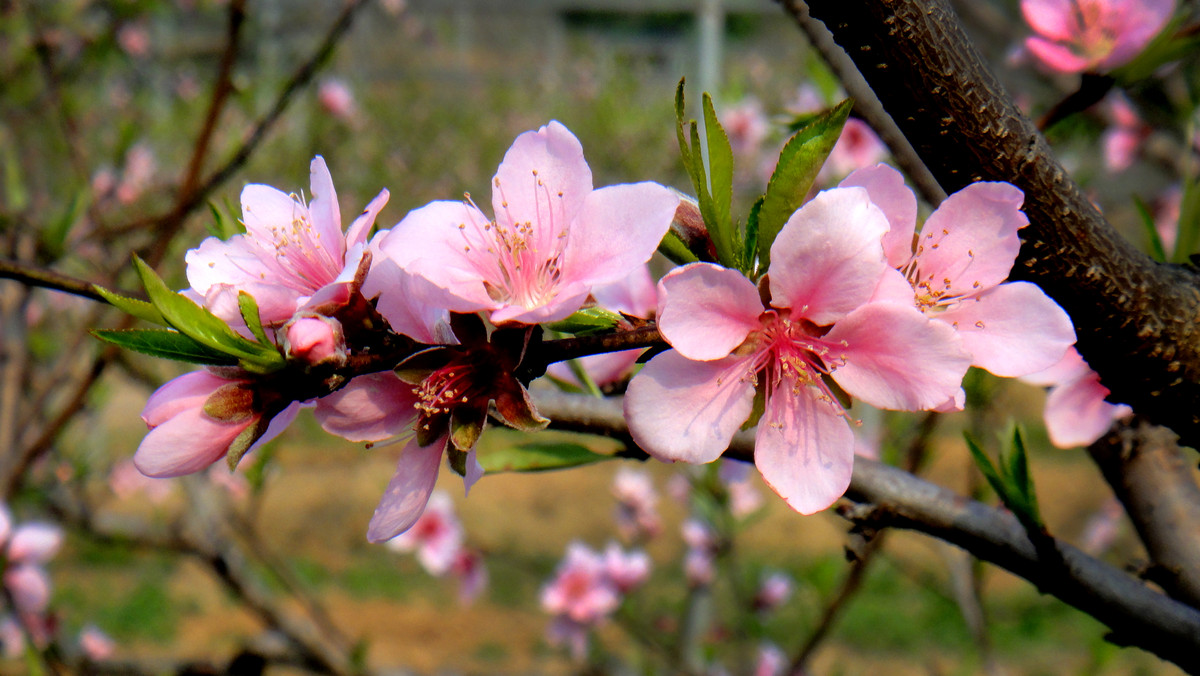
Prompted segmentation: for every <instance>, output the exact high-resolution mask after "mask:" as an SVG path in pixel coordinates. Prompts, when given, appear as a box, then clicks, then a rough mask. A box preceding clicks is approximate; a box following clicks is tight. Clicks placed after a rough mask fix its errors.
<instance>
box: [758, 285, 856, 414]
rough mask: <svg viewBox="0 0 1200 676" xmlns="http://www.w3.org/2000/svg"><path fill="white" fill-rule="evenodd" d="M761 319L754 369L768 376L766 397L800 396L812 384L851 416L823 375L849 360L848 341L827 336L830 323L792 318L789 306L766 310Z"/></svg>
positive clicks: (838, 409) (820, 396)
mask: <svg viewBox="0 0 1200 676" xmlns="http://www.w3.org/2000/svg"><path fill="white" fill-rule="evenodd" d="M759 321H760V322H761V323H762V328H761V329H759V330H758V331H755V332H753V333H752V334H751V338H750V339H751V340H754V341H755V342H756V343H757V344H758V346H759V348H758V350H759V351H758V356H757V358H756V359H755V368H754V370H755V374H756V376H757V374H759V373H761V374H763V377H764V378H765V380H764V382H763V385H764V386H765V388H766V391H765V394H766V398H767V399H768V400H770V398H771V397H772V396H775V395H776V394H782V395H784V396H793V397H798V396H802V395H804V394H805V388H809V387H811V388H813V391H814V393H815V394H816V397H817V399H818V400H819V401H822V402H824V403H826V404H828V405H829V406H831V407H832V408H833V409H834V410H835V411H836V412H837V414H838V415H841V416H843V417H847V419H849V418H848V414H847V413H846V411H845V409H843V408H842V405H841V404H840V403H839V402H838V399H837V397H836V396H834V394H833V392H832V391H831V390H830V389H829V385H827V384H826V383H825V380H824V379H823V376H827V375H829V374H831V373H833V372H834V371H836V370H837V369H838V368H840V367H841V366H843V365H844V364H845V363H846V358H845V355H844V352H843V348H845V347H846V345H845V343H834V342H831V341H828V340H825V339H824V337H823V336H824V335H825V334H826V333H828V332H829V328H830V327H821V326H817V325H816V324H813V323H812V322H810V321H808V320H807V319H804V318H803V317H800V318H792V317H791V311H790V310H786V309H783V310H767V311H765V312H763V313H762V315H761V316H760V318H759ZM756 384H757V383H756Z"/></svg>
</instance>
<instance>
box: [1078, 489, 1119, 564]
mask: <svg viewBox="0 0 1200 676" xmlns="http://www.w3.org/2000/svg"><path fill="white" fill-rule="evenodd" d="M1123 516H1125V508H1124V507H1122V506H1121V501H1120V500H1118V499H1116V498H1115V497H1110V498H1108V499H1107V500H1105V501H1104V503H1103V504H1102V505H1100V507H1099V509H1097V510H1096V512H1095V513H1094V514H1092V516H1091V518H1089V519H1088V520H1087V523H1085V524H1084V526H1083V534H1082V535H1080V536H1079V548H1080V549H1082V550H1083V551H1085V552H1087V553H1088V554H1091V555H1092V556H1099V555H1100V554H1103V553H1104V552H1105V551H1107V550H1108V548H1109V547H1111V546H1112V544H1113V541H1114V540H1116V538H1117V533H1118V532H1119V531H1120V528H1121V520H1122V517H1123Z"/></svg>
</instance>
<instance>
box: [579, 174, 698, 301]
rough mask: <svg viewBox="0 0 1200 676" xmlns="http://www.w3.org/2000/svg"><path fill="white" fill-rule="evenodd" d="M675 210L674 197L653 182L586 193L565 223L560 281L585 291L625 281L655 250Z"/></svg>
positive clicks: (675, 199)
mask: <svg viewBox="0 0 1200 676" xmlns="http://www.w3.org/2000/svg"><path fill="white" fill-rule="evenodd" d="M678 206H679V195H678V194H677V193H675V192H674V191H673V190H670V189H668V188H665V187H663V186H661V185H659V184H657V183H649V182H647V183H633V184H624V185H612V186H608V187H605V188H601V189H599V190H596V191H593V192H591V193H590V194H588V195H587V197H586V198H585V199H584V200H583V207H582V208H581V209H580V210H579V213H578V215H577V216H576V217H575V220H574V221H572V222H571V224H570V225H571V229H570V234H569V236H568V239H567V245H566V249H565V250H564V252H563V258H564V263H563V275H564V277H565V280H566V281H580V282H583V283H585V284H588V285H589V286H590V285H596V284H607V283H610V282H616V281H618V280H622V279H625V278H626V277H628V276H629V275H630V274H631V273H632V272H633V271H635V270H637V269H638V268H640V267H641V266H642V265H643V264H644V263H645V262H646V261H648V260H650V256H652V255H653V254H654V252H655V251H656V250H657V249H658V244H659V242H661V241H662V238H663V235H665V234H666V233H667V229H668V228H669V227H671V220H672V219H673V218H674V217H675V209H676V208H677V207H678Z"/></svg>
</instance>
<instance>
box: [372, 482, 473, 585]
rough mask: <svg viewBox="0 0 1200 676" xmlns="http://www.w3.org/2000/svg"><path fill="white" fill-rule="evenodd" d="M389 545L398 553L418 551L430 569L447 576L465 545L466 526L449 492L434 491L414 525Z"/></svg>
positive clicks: (420, 559)
mask: <svg viewBox="0 0 1200 676" xmlns="http://www.w3.org/2000/svg"><path fill="white" fill-rule="evenodd" d="M387 546H388V547H389V548H391V549H393V550H395V551H397V552H404V553H407V552H412V551H415V552H416V555H417V561H419V562H420V563H421V567H423V568H424V569H425V570H426V572H428V573H429V574H430V575H435V576H441V575H445V574H446V573H447V572H449V571H450V569H451V567H452V566H453V565H454V563H455V561H457V560H458V557H459V553H460V552H461V551H462V548H463V527H462V523H461V522H460V521H459V520H458V516H457V515H456V514H455V513H454V501H453V500H452V499H451V498H450V496H449V495H447V494H446V493H445V491H434V492H433V494H432V495H430V496H429V503H428V504H427V505H426V507H425V511H424V512H423V513H422V514H421V516H420V518H418V519H417V521H416V523H414V524H413V525H412V528H409V529H408V530H407V531H405V532H403V533H401V534H400V535H397V536H396V537H394V538H392V539H391V540H388V541H387Z"/></svg>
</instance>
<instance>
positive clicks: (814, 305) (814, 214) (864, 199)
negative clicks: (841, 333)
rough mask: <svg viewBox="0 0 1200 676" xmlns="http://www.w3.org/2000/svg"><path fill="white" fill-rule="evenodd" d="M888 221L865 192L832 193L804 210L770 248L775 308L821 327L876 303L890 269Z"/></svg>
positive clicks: (844, 190)
mask: <svg viewBox="0 0 1200 676" xmlns="http://www.w3.org/2000/svg"><path fill="white" fill-rule="evenodd" d="M888 228H889V226H888V220H887V216H885V215H884V213H883V211H882V210H880V208H879V207H877V206H875V205H874V204H872V203H871V200H870V195H869V194H868V193H867V191H866V190H865V189H863V188H833V189H832V190H825V191H823V192H821V193H818V194H817V196H816V197H814V198H813V199H812V200H811V201H809V202H808V203H807V204H805V205H804V206H802V207H800V209H798V210H797V211H796V213H794V214H792V217H791V218H789V219H788V222H787V223H786V224H785V225H784V226H783V230H781V231H780V233H779V235H778V236H777V237H776V238H775V243H774V244H773V245H771V269H770V271H769V276H770V286H771V305H773V306H775V307H781V308H782V307H787V308H792V310H793V312H798V313H800V314H801V315H802V316H803V317H805V318H806V319H808V320H809V321H812V322H813V323H814V324H817V325H818V326H825V325H828V324H832V323H833V322H835V321H837V320H838V319H839V318H840V317H842V316H843V315H845V314H846V313H847V312H850V311H851V310H853V309H854V308H856V307H858V306H859V305H862V304H863V303H865V302H866V301H867V299H869V298H870V297H871V294H872V293H873V292H874V291H875V286H876V284H877V283H878V281H879V276H880V275H882V274H883V271H884V270H886V269H887V263H886V262H885V261H884V258H883V244H882V243H881V239H882V237H883V235H884V233H886V232H887V231H888Z"/></svg>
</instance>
